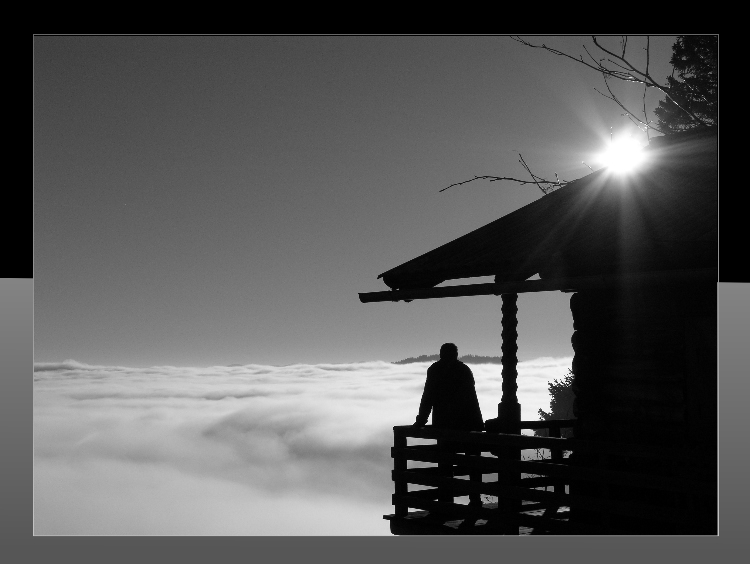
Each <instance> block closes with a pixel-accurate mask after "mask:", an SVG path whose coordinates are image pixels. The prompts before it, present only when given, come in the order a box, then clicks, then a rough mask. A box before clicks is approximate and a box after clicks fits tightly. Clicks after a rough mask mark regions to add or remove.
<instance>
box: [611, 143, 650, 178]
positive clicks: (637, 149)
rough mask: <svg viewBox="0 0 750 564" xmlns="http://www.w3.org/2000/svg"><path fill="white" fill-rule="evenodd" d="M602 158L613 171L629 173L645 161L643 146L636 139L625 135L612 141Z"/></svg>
mask: <svg viewBox="0 0 750 564" xmlns="http://www.w3.org/2000/svg"><path fill="white" fill-rule="evenodd" d="M601 159H602V161H603V163H604V166H606V167H607V168H609V170H611V171H612V172H617V173H627V172H630V171H632V170H634V169H635V168H637V167H638V166H639V165H640V164H641V163H642V162H643V160H644V154H643V147H641V146H640V144H639V143H638V142H637V141H636V140H635V139H632V138H630V137H625V138H623V139H618V140H616V141H612V142H610V144H609V147H607V150H606V151H605V152H604V153H603V154H602V156H601Z"/></svg>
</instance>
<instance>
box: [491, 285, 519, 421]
mask: <svg viewBox="0 0 750 564" xmlns="http://www.w3.org/2000/svg"><path fill="white" fill-rule="evenodd" d="M502 300H503V306H502V309H501V311H502V313H503V317H502V321H501V323H502V327H503V330H502V339H503V342H502V345H501V350H502V351H503V356H502V359H501V362H502V365H503V371H502V375H503V396H502V398H501V399H500V403H499V404H498V406H497V411H498V419H499V423H500V432H501V433H513V434H516V435H520V434H521V405H520V404H519V403H518V395H517V394H516V391H517V390H518V384H516V379H517V378H518V356H517V355H516V353H517V352H518V343H517V341H518V331H517V327H518V316H517V313H518V307H517V305H516V302H517V301H518V294H503V295H502Z"/></svg>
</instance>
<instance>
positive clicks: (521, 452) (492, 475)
mask: <svg viewBox="0 0 750 564" xmlns="http://www.w3.org/2000/svg"><path fill="white" fill-rule="evenodd" d="M573 424H574V420H564V421H522V422H521V428H522V429H540V428H547V429H549V435H550V436H549V437H536V436H528V435H519V434H504V433H488V432H461V431H447V430H436V429H432V428H431V427H430V426H427V427H414V426H397V427H394V428H393V434H394V446H393V448H392V450H391V453H392V457H393V460H394V469H393V481H394V486H395V493H394V494H393V498H392V499H393V505H394V507H395V511H394V513H393V514H390V515H385V516H384V519H387V520H388V521H390V528H391V532H392V533H393V534H396V535H420V534H423V535H445V534H459V535H503V534H505V535H525V534H529V535H539V534H555V535H570V534H702V533H703V534H705V533H708V534H712V533H710V531H712V530H713V531H715V529H716V523H715V517H716V514H715V510H713V509H712V505H713V504H715V496H716V487H715V484H712V483H711V482H700V481H696V480H694V479H688V478H686V477H684V476H689V475H690V470H689V469H690V468H691V467H693V466H694V465H695V462H696V461H695V460H694V456H695V454H696V453H691V452H689V451H688V450H685V449H682V450H677V449H670V448H663V447H653V446H649V445H626V444H620V443H610V442H591V441H581V440H575V439H563V438H559V437H560V430H561V429H562V428H566V427H572V426H573ZM446 441H447V443H446ZM429 443H431V444H429ZM462 449H463V450H468V451H469V452H471V453H472V454H466V453H465V452H462ZM477 453H479V454H477ZM470 473H472V474H474V479H473V480H472V479H471V478H470V476H469V474H470ZM479 475H481V481H479V480H478V479H477V478H478V476H479ZM470 493H475V494H476V493H478V494H480V495H481V496H482V498H483V499H482V504H481V506H469V505H468V499H467V497H468V495H469V494H470ZM713 534H715V533H713Z"/></svg>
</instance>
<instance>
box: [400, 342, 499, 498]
mask: <svg viewBox="0 0 750 564" xmlns="http://www.w3.org/2000/svg"><path fill="white" fill-rule="evenodd" d="M430 412H432V426H433V428H436V429H452V430H456V431H483V430H484V421H483V420H482V411H481V410H480V408H479V400H478V399H477V392H476V388H475V387H474V374H472V372H471V369H470V368H469V367H468V366H466V365H465V364H464V363H463V362H461V361H460V360H458V347H456V345H454V344H453V343H445V344H444V345H443V346H441V347H440V360H438V361H437V362H435V363H434V364H432V365H431V366H430V367H429V368H428V369H427V380H426V382H425V385H424V391H423V392H422V401H421V402H420V404H419V414H418V415H417V420H416V421H415V422H414V426H415V427H423V426H425V425H426V424H427V418H428V417H429V415H430ZM441 442H442V445H443V446H444V447H445V448H446V450H451V451H453V452H464V453H466V454H474V455H478V454H480V451H479V449H478V448H472V447H470V446H463V445H461V443H456V442H453V441H439V444H440V443H441ZM438 466H439V468H441V469H442V470H443V472H444V473H445V475H446V476H451V477H452V476H453V465H452V464H450V463H440V464H438ZM470 479H471V480H472V481H479V482H481V481H482V473H481V472H472V473H471V474H470ZM450 493H451V492H447V493H446V492H445V491H443V492H442V494H441V496H440V499H441V500H442V501H448V500H449V501H451V502H452V501H453V496H452V495H450ZM469 504H470V505H472V506H481V505H482V502H481V499H480V494H478V493H471V494H469Z"/></svg>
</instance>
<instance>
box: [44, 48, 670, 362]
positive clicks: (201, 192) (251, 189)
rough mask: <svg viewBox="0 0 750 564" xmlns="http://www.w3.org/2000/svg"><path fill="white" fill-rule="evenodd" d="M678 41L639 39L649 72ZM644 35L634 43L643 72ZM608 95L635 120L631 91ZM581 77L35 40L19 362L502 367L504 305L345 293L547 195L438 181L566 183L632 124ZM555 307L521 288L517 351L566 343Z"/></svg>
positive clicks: (538, 54)
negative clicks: (29, 250)
mask: <svg viewBox="0 0 750 564" xmlns="http://www.w3.org/2000/svg"><path fill="white" fill-rule="evenodd" d="M674 39H675V38H674V37H672V36H670V37H657V38H652V40H651V57H650V62H651V70H652V73H653V75H654V76H655V77H657V78H659V79H662V80H663V79H664V78H665V77H666V76H667V75H668V74H669V73H670V72H671V67H670V66H669V64H668V61H669V57H670V55H671V46H672V44H673V43H674ZM533 40H534V41H535V42H542V41H544V42H546V43H547V44H548V45H551V46H554V47H556V48H559V49H562V50H565V51H567V52H571V53H576V54H585V53H584V51H583V49H582V48H581V45H583V44H587V45H591V42H590V40H589V39H587V38H585V37H552V38H549V37H545V38H534V39H533ZM606 43H607V44H608V45H610V46H612V47H616V46H617V44H618V38H614V37H613V38H607V40H606ZM644 45H645V40H643V39H639V38H633V37H631V39H630V42H629V50H630V51H631V52H632V53H633V56H634V57H635V58H637V59H638V60H639V61H641V60H643V53H644V52H643V49H642V48H643V46H644ZM615 86H616V88H617V89H616V92H617V93H618V95H620V96H621V97H622V98H623V100H624V101H625V103H626V105H628V106H630V107H632V108H633V109H634V110H635V109H638V108H640V106H641V93H642V89H641V88H638V87H631V86H628V85H624V84H616V85H615ZM595 87H598V88H599V89H603V82H602V80H601V77H599V76H598V75H597V74H596V73H595V72H593V71H590V70H588V69H585V68H583V67H581V66H580V65H576V64H575V63H574V62H572V61H569V60H566V59H563V58H560V57H556V56H554V55H552V54H550V53H547V52H544V51H542V50H537V49H530V48H528V47H524V46H523V45H520V44H519V43H517V42H514V41H513V40H512V39H510V38H508V37H35V39H34V119H35V123H34V132H35V138H34V144H35V149H34V151H35V152H34V170H35V177H34V214H35V215H34V220H35V224H34V299H35V302H34V322H35V324H34V334H35V340H34V342H35V353H34V354H35V360H36V361H50V362H51V361H61V360H63V359H68V358H72V359H76V360H77V361H80V362H86V363H91V364H106V365H127V366H133V367H143V366H152V365H166V364H171V365H176V366H186V365H191V366H209V365H215V364H231V363H243V364H244V363H258V364H276V365H279V364H290V363H299V362H305V363H320V362H354V361H369V360H386V361H394V360H398V359H401V358H404V357H407V356H413V355H419V354H432V353H437V350H438V348H439V346H440V344H441V343H443V342H445V341H453V342H456V343H457V344H458V346H459V351H460V353H461V354H466V353H474V354H489V355H500V299H499V298H497V297H487V296H482V297H469V298H448V299H441V300H423V301H414V302H412V303H409V304H404V303H397V304H393V303H374V304H361V303H360V302H359V300H358V297H357V293H358V292H368V291H378V290H385V289H387V288H386V286H385V285H384V284H383V283H382V281H380V280H377V275H378V274H380V273H381V272H384V271H385V270H388V269H390V268H392V267H394V266H397V265H398V264H401V263H402V262H405V261H406V260H409V259H411V258H414V257H415V256H417V255H420V254H422V253H424V252H427V251H429V250H431V249H433V248H435V247H437V246H439V245H441V244H443V243H446V242H448V241H450V240H452V239H454V238H456V237H459V236H461V235H463V234H465V233H467V232H469V231H471V230H473V229H476V228H477V227H480V226H482V225H484V224H486V223H488V222H490V221H492V220H494V219H496V218H498V217H501V216H503V215H506V214H507V213H510V212H512V211H514V210H516V209H518V208H519V207H521V206H524V205H526V204H528V203H530V202H532V201H534V200H536V199H537V198H539V197H542V196H541V193H540V192H539V191H538V190H537V189H536V188H534V187H528V186H526V187H523V186H518V185H515V184H512V183H502V184H501V183H487V182H476V183H472V184H469V185H465V186H461V187H455V188H451V190H448V191H446V192H444V193H439V192H438V190H440V189H441V188H444V187H445V186H448V185H449V184H452V183H453V182H457V181H460V180H464V179H467V178H471V177H472V176H473V175H475V174H480V175H481V174H495V175H508V176H517V177H521V178H523V177H524V174H525V171H524V170H523V169H522V168H521V165H520V164H518V162H517V160H518V152H521V153H522V154H523V156H524V158H525V159H526V161H527V162H528V163H529V165H530V166H531V167H532V169H533V170H534V171H535V172H536V173H537V174H540V175H542V176H547V177H552V176H553V175H554V173H555V172H557V173H558V174H559V175H560V176H561V177H562V178H564V179H566V180H571V179H575V178H579V177H581V176H584V175H585V174H586V173H588V172H589V170H588V169H587V168H586V167H585V166H584V165H583V164H581V161H586V162H587V163H588V164H590V165H592V166H594V168H596V166H595V165H596V154H597V153H598V152H599V151H601V150H602V149H603V147H604V143H605V142H606V140H607V139H608V138H609V134H610V127H612V128H613V132H614V134H615V135H619V134H625V133H628V132H631V133H633V132H634V133H638V132H637V130H636V129H635V127H634V126H632V125H631V124H630V122H629V121H628V120H627V119H626V118H624V117H622V116H621V113H622V110H621V109H620V108H619V107H617V106H616V105H615V104H614V103H613V102H611V101H609V100H606V99H605V98H603V97H602V96H600V95H599V94H597V93H596V92H595V91H594V88H595ZM657 99H658V96H657V95H656V93H652V94H650V95H649V98H648V100H649V103H648V108H649V111H652V110H653V108H654V107H655V103H656V100H657ZM639 135H640V137H639V138H643V137H644V136H643V135H642V134H639ZM643 141H644V142H645V138H643ZM568 303H569V295H567V294H560V293H543V294H527V295H522V296H520V297H519V309H520V311H519V358H520V359H521V360H529V359H534V358H537V357H540V356H556V357H563V356H570V355H571V354H572V350H571V347H570V335H571V334H572V321H571V318H570V312H569V307H568Z"/></svg>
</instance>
